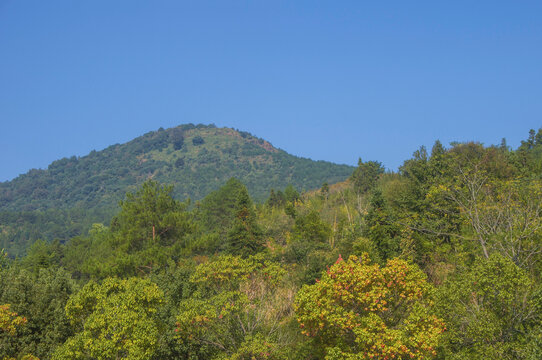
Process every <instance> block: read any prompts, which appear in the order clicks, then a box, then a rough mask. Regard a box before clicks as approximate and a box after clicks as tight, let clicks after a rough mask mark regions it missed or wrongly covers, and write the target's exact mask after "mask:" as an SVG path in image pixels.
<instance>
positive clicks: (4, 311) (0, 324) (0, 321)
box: [0, 304, 27, 335]
mask: <svg viewBox="0 0 542 360" xmlns="http://www.w3.org/2000/svg"><path fill="white" fill-rule="evenodd" d="M10 307H11V305H10V304H4V305H0V330H2V331H4V332H6V333H8V334H9V335H15V334H16V333H17V328H18V327H19V326H22V325H24V324H26V322H27V320H26V318H24V317H22V316H19V314H17V313H16V312H13V311H11V310H10Z"/></svg>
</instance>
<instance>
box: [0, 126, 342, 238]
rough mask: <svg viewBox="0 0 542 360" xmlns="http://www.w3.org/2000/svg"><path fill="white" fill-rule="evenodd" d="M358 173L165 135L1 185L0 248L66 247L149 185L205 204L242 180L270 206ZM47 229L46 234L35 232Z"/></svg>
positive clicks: (225, 142) (235, 134)
mask: <svg viewBox="0 0 542 360" xmlns="http://www.w3.org/2000/svg"><path fill="white" fill-rule="evenodd" d="M352 171H353V167H351V166H347V165H337V164H333V163H330V162H325V161H313V160H310V159H306V158H300V157H296V156H293V155H290V154H288V153H286V152H285V151H283V150H280V149H277V148H275V147H273V146H272V145H271V144H270V143H269V142H267V141H265V140H263V139H259V138H256V137H254V136H252V135H251V134H249V133H247V132H242V131H237V130H233V129H230V128H217V127H215V126H214V125H192V124H187V125H181V126H178V127H175V128H170V129H167V130H164V129H159V130H158V131H152V132H149V133H147V134H145V135H143V136H141V137H138V138H136V139H134V140H132V141H130V142H127V143H125V144H116V145H112V146H110V147H108V148H106V149H104V150H102V151H92V152H91V153H90V154H88V155H86V156H83V157H75V156H73V157H71V158H63V159H61V160H57V161H54V162H53V163H51V164H50V165H49V167H48V168H47V169H44V170H36V169H33V170H30V171H29V172H28V173H26V174H24V175H21V176H19V177H17V178H15V179H13V180H12V181H7V182H3V183H0V227H1V228H0V230H1V231H0V246H2V245H4V247H12V246H9V244H7V243H6V242H10V243H13V242H14V241H19V242H20V241H23V242H24V241H28V240H30V239H32V238H35V237H45V238H47V239H53V238H56V237H58V238H61V239H65V238H67V237H68V236H70V237H71V236H74V235H76V234H78V233H80V231H83V230H84V228H85V227H88V225H89V224H91V223H92V222H96V221H103V222H107V221H108V219H109V218H110V215H111V214H113V213H114V212H115V211H116V209H117V204H118V201H119V200H121V199H122V198H123V197H124V195H125V193H126V192H128V191H132V190H134V189H135V188H136V187H137V186H138V185H140V184H141V183H143V182H144V181H145V180H147V179H149V178H152V179H155V180H157V181H159V182H161V183H164V184H173V185H174V187H175V194H174V195H175V197H176V198H177V199H181V200H182V199H186V198H190V199H192V200H199V199H201V198H203V197H204V196H205V195H207V194H208V193H209V192H211V191H213V190H216V189H217V188H219V187H220V186H222V185H223V184H224V183H225V182H226V181H227V180H228V179H229V178H231V177H235V178H237V179H239V180H240V181H241V182H243V183H244V184H245V185H246V186H247V188H248V190H249V192H250V195H251V196H252V197H253V198H254V199H255V200H256V201H263V200H265V199H266V198H267V196H268V194H269V191H270V189H271V188H284V187H286V186H287V185H288V184H292V185H293V186H294V187H296V188H297V189H298V190H301V191H302V190H310V189H314V188H317V187H319V186H321V185H322V183H324V182H328V183H335V182H338V181H342V180H344V179H346V178H347V177H348V176H349V175H350V174H351V173H352ZM74 214H77V215H74ZM36 219H38V220H39V221H38V220H36ZM66 222H69V223H70V224H71V225H70V226H68V227H66V226H65V225H66ZM43 223H46V224H47V226H46V227H43V226H40V227H38V226H36V225H37V224H43ZM82 223H84V224H86V226H83V225H81V224H82ZM31 228H32V229H34V230H32V231H30V230H29V229H31ZM51 228H58V229H63V230H62V232H61V233H60V232H58V231H54V230H51ZM66 229H75V230H70V231H67V230H66ZM21 231H23V232H24V234H22V233H21ZM17 234H18V235H17ZM2 240H3V243H2ZM12 245H13V244H12Z"/></svg>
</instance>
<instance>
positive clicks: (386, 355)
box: [294, 254, 445, 360]
mask: <svg viewBox="0 0 542 360" xmlns="http://www.w3.org/2000/svg"><path fill="white" fill-rule="evenodd" d="M430 289H431V287H430V285H429V284H427V282H426V279H425V275H424V274H423V272H422V271H421V270H419V269H418V268H417V267H416V266H415V265H411V264H408V263H407V262H405V261H403V260H399V259H393V260H388V262H387V265H386V266H385V267H380V266H379V265H378V264H370V262H369V257H368V255H367V254H364V255H362V256H361V257H360V258H358V257H356V256H351V257H350V258H349V259H348V260H347V261H344V260H343V259H342V258H340V257H339V259H338V260H337V262H336V263H335V264H334V265H333V266H331V267H330V268H329V269H328V271H327V272H325V273H324V274H323V276H322V278H321V279H320V280H319V281H318V282H317V283H316V284H314V285H305V286H303V288H301V290H300V291H299V293H298V294H297V296H296V299H295V304H294V307H295V311H296V316H297V319H298V321H299V325H300V327H301V329H302V330H301V331H302V332H303V334H305V335H307V336H309V337H312V338H315V339H316V340H317V342H316V344H321V345H320V346H321V347H322V348H323V352H324V353H325V355H326V359H330V360H331V359H373V358H374V359H392V358H397V359H410V358H413V359H427V358H430V357H433V356H435V355H436V350H435V349H436V347H437V345H438V343H439V339H440V337H441V333H442V332H443V331H444V329H445V327H444V323H443V322H442V321H441V320H440V319H438V318H437V317H436V316H435V315H433V314H432V313H431V311H430V305H431V303H430V302H429V301H428V300H427V296H428V294H429V292H430Z"/></svg>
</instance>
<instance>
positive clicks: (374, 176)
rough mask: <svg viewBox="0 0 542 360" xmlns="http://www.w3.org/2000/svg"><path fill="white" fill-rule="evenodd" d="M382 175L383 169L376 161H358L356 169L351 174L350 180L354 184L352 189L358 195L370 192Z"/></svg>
mask: <svg viewBox="0 0 542 360" xmlns="http://www.w3.org/2000/svg"><path fill="white" fill-rule="evenodd" d="M383 173H384V167H383V166H382V164H381V163H380V162H378V161H367V162H363V161H361V158H360V159H359V160H358V167H357V168H356V169H355V170H354V172H353V173H352V176H351V179H352V181H353V183H354V188H355V189H356V191H357V192H358V193H361V194H364V193H366V192H368V191H370V190H371V189H372V188H373V187H374V186H375V185H376V182H377V181H378V178H379V177H380V175H382V174H383Z"/></svg>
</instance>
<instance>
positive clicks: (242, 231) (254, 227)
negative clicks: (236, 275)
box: [226, 186, 263, 256]
mask: <svg viewBox="0 0 542 360" xmlns="http://www.w3.org/2000/svg"><path fill="white" fill-rule="evenodd" d="M262 249H263V239H262V230H261V229H260V227H259V226H258V224H257V223H256V214H255V212H254V209H253V205H252V200H251V199H250V196H249V195H248V191H247V189H246V187H244V186H243V188H242V189H241V190H240V191H239V195H238V197H237V204H236V207H235V219H234V220H233V224H232V226H231V228H230V230H229V231H228V234H227V238H226V251H227V252H228V253H230V254H234V255H242V256H248V255H251V254H255V253H257V252H258V251H260V250H262Z"/></svg>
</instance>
